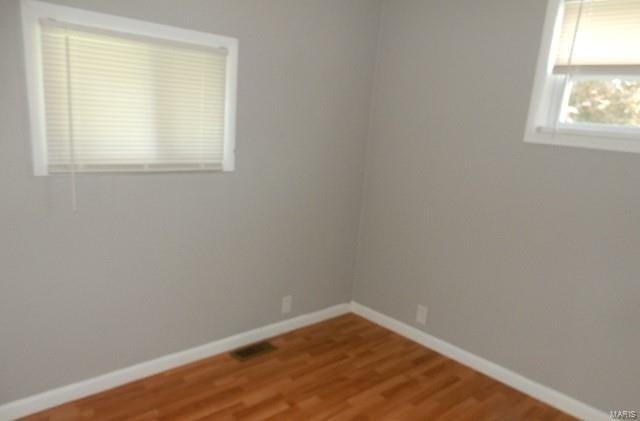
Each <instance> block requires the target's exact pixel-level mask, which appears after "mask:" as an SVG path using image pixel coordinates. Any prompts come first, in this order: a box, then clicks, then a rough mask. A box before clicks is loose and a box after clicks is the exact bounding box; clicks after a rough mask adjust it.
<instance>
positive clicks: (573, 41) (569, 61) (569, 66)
mask: <svg viewBox="0 0 640 421" xmlns="http://www.w3.org/2000/svg"><path fill="white" fill-rule="evenodd" d="M584 1H585V0H580V7H579V8H578V16H577V17H576V26H575V28H574V30H573V37H572V39H571V49H570V50H569V58H568V59H567V72H566V73H565V75H564V81H563V82H562V95H563V96H564V95H566V94H567V86H568V85H569V79H570V78H571V76H572V75H573V68H572V66H573V54H574V51H575V48H576V41H577V39H578V32H580V23H581V21H582V12H583V10H584ZM562 103H563V104H564V101H563V102H562ZM561 107H562V106H561ZM560 112H562V108H561V109H560ZM559 123H560V115H558V117H557V118H556V119H555V124H554V125H553V132H552V133H551V137H552V138H554V139H555V137H556V134H557V133H558V124H559Z"/></svg>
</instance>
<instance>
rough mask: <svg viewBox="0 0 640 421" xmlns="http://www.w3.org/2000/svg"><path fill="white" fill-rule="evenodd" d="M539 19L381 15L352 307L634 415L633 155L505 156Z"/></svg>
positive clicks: (639, 232) (638, 306)
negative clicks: (416, 326) (425, 316)
mask: <svg viewBox="0 0 640 421" xmlns="http://www.w3.org/2000/svg"><path fill="white" fill-rule="evenodd" d="M545 3H546V2H545V1H542V0H518V1H513V0H482V1H477V0H452V1H444V0H431V1H426V0H425V1H417V0H388V1H385V2H384V6H383V10H382V18H381V34H380V42H379V60H378V67H377V71H376V89H375V93H374V103H375V106H374V112H373V123H372V127H371V136H370V142H369V144H368V146H367V164H366V173H367V176H366V182H365V184H366V190H365V194H364V198H365V205H364V212H363V219H362V222H361V233H360V237H361V238H360V247H359V253H358V256H359V258H358V264H357V276H356V278H357V280H356V283H355V289H354V297H355V299H356V300H357V301H359V302H360V303H362V304H365V305H368V306H371V307H373V308H374V309H377V310H379V311H382V312H383V313H386V314H388V315H391V316H393V317H395V318H398V319H400V320H403V321H405V322H408V323H413V320H414V318H415V311H416V305H417V304H418V303H426V304H428V305H429V308H430V314H429V320H428V325H427V327H426V330H427V331H428V332H430V333H432V334H434V335H436V336H438V337H440V338H443V339H445V340H447V341H449V342H451V343H453V344H455V345H458V346H460V347H462V348H464V349H466V350H469V351H471V352H473V353H476V354H478V355H481V356H483V357H486V358H488V359H489V360H492V361H494V362H497V363H498V364H501V365H503V366H506V367H508V368H511V369H513V370H515V371H517V372H520V373H522V374H524V375H526V376H528V377H530V378H532V379H534V380H537V381H539V382H541V383H543V384H545V385H549V386H552V387H555V388H557V389H558V390H560V391H562V392H565V393H566V394H568V395H570V396H573V397H576V398H578V399H580V400H583V401H585V402H588V403H591V404H592V405H595V406H598V407H600V408H602V409H604V410H607V409H609V408H631V409H635V408H637V406H638V404H640V352H639V350H640V329H638V323H639V321H640V301H639V299H638V298H639V297H640V276H639V275H640V258H639V256H640V190H639V187H638V186H640V155H633V154H623V153H613V152H611V153H610V152H602V151H592V150H585V149H573V148H565V147H554V146H542V145H530V144H524V143H523V142H522V139H523V134H524V125H525V119H526V116H527V111H528V105H529V96H530V93H531V87H532V83H533V77H534V68H535V63H536V59H537V53H538V45H539V40H540V36H541V30H542V24H543V20H544V11H545Z"/></svg>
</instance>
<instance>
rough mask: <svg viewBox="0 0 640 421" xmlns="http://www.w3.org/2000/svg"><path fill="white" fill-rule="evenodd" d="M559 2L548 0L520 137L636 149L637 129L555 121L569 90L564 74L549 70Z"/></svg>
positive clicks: (639, 138)
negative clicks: (533, 77)
mask: <svg viewBox="0 0 640 421" xmlns="http://www.w3.org/2000/svg"><path fill="white" fill-rule="evenodd" d="M562 4H563V0H548V4H547V12H546V18H545V23H544V28H543V34H542V41H541V45H540V51H539V54H538V64H537V67H536V76H535V80H534V84H533V92H532V95H531V103H530V105H529V114H528V117H527V124H526V129H525V135H524V141H525V142H527V143H539V144H547V145H561V146H572V147H579V148H589V149H601V150H609V151H620V152H633V153H640V129H636V128H632V127H627V126H614V125H607V124H584V123H583V124H580V123H571V124H565V123H561V122H559V119H560V118H561V115H562V110H561V107H562V106H563V105H564V104H566V102H567V101H566V99H567V98H566V96H567V95H568V94H569V93H570V92H571V82H570V81H569V83H565V76H564V75H554V74H553V66H554V64H555V57H556V52H557V48H558V45H557V44H558V43H557V39H555V38H556V37H555V34H556V33H557V32H558V31H559V30H560V27H561V25H562V16H561V12H562ZM638 76H639V77H640V75H638ZM571 77H572V78H573V79H580V78H588V79H596V78H607V79H614V78H616V77H620V78H622V79H634V78H635V77H636V76H635V75H634V76H629V75H616V74H611V75H597V76H595V75H579V74H572V75H571Z"/></svg>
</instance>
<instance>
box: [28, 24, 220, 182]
mask: <svg viewBox="0 0 640 421" xmlns="http://www.w3.org/2000/svg"><path fill="white" fill-rule="evenodd" d="M41 33H42V59H43V78H44V94H45V109H46V130H47V151H48V166H49V172H67V171H69V170H71V166H72V165H73V166H74V169H75V171H77V172H83V171H85V172H95V171H99V172H102V171H183V170H200V169H204V170H220V169H222V161H223V146H224V122H225V97H226V95H225V85H226V62H227V54H226V50H224V49H214V48H207V47H202V46H198V45H188V44H182V43H177V42H171V41H164V40H159V39H152V38H147V37H138V36H131V35H128V34H121V33H116V32H110V31H109V32H107V31H102V30H93V29H89V28H84V27H78V26H72V25H66V24H61V23H57V22H52V21H49V20H46V21H42V22H41Z"/></svg>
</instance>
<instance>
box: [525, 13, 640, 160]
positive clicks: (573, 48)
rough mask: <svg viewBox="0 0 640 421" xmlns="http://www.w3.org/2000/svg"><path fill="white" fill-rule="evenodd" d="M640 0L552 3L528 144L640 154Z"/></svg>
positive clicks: (533, 104)
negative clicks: (639, 46) (547, 144)
mask: <svg viewBox="0 0 640 421" xmlns="http://www.w3.org/2000/svg"><path fill="white" fill-rule="evenodd" d="M638 45H640V0H551V1H550V2H549V8H548V11H547V21H546V25H545V33H544V36H543V41H542V46H541V51H540V56H539V59H538V60H539V62H538V69H537V74H536V81H535V85H534V92H533V96H532V102H531V107H530V111H529V119H528V124H527V132H526V134H525V141H527V142H533V143H550V144H560V145H567V146H580V147H588V148H596V149H609V150H619V151H630V152H640V49H638Z"/></svg>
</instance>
